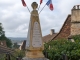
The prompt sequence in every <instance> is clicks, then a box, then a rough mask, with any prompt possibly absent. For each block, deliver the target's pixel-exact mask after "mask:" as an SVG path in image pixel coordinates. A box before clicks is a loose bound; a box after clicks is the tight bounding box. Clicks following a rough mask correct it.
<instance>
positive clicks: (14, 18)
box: [0, 0, 80, 37]
mask: <svg viewBox="0 0 80 60" xmlns="http://www.w3.org/2000/svg"><path fill="white" fill-rule="evenodd" d="M34 1H36V2H37V3H38V5H39V4H40V0H25V2H26V4H27V6H28V7H29V9H30V11H32V7H31V3H32V2H34ZM47 1H48V0H43V3H42V4H41V7H40V9H39V11H40V10H41V9H42V7H43V6H44V5H45V3H46V2H47ZM52 3H53V6H54V10H53V11H50V9H49V8H48V6H45V8H44V10H43V11H42V12H41V13H40V15H39V18H40V24H41V30H42V35H43V36H45V35H47V34H49V33H50V29H55V32H59V30H60V29H61V27H62V25H63V23H64V21H65V19H66V17H67V16H68V14H71V9H72V7H73V6H74V5H80V0H52ZM29 21H30V13H29V12H28V10H27V7H23V5H22V2H21V0H0V23H2V26H3V27H4V31H5V34H6V36H7V37H27V31H28V25H29Z"/></svg>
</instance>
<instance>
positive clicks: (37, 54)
mask: <svg viewBox="0 0 80 60" xmlns="http://www.w3.org/2000/svg"><path fill="white" fill-rule="evenodd" d="M26 57H28V58H41V57H42V58H44V55H43V53H42V51H38V50H33V51H28V52H27V53H26Z"/></svg>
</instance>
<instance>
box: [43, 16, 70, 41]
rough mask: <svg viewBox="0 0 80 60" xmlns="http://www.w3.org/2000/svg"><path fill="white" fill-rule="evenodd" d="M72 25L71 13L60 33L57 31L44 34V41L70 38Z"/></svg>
mask: <svg viewBox="0 0 80 60" xmlns="http://www.w3.org/2000/svg"><path fill="white" fill-rule="evenodd" d="M70 27H71V15H68V17H67V19H66V20H65V22H64V24H63V26H62V28H61V30H60V31H59V33H57V34H56V33H55V34H53V35H50V34H48V35H46V36H43V41H44V42H49V41H50V40H54V39H60V38H68V37H69V35H70Z"/></svg>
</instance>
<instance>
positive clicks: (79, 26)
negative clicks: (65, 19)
mask: <svg viewBox="0 0 80 60" xmlns="http://www.w3.org/2000/svg"><path fill="white" fill-rule="evenodd" d="M79 34H80V5H76V6H74V7H73V9H72V14H71V34H70V35H79Z"/></svg>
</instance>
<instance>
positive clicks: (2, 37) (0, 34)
mask: <svg viewBox="0 0 80 60" xmlns="http://www.w3.org/2000/svg"><path fill="white" fill-rule="evenodd" d="M0 40H1V41H6V44H7V46H8V47H12V42H11V40H10V39H9V38H7V37H6V36H5V31H3V27H2V23H0Z"/></svg>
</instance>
